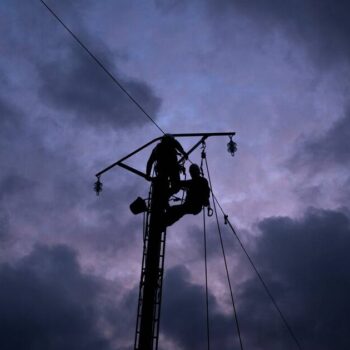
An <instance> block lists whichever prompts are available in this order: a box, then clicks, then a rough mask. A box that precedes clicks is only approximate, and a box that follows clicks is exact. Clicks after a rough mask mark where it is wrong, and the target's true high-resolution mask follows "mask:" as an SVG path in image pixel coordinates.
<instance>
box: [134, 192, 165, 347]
mask: <svg viewBox="0 0 350 350" xmlns="http://www.w3.org/2000/svg"><path fill="white" fill-rule="evenodd" d="M151 196H152V186H151V189H150V194H149V198H151ZM150 206H151V201H150V200H149V201H148V208H147V211H146V213H145V214H144V232H143V254H142V267H141V278H140V286H139V297H138V304H137V319H136V332H135V343H134V349H135V350H157V349H158V338H159V324H160V311H161V300H162V285H163V272H164V257H165V241H166V229H164V230H163V231H161V232H160V237H156V240H157V241H158V239H159V242H157V243H158V245H157V253H158V254H157V255H158V257H159V259H157V260H158V261H157V271H156V285H155V291H154V295H153V303H152V304H153V305H152V309H153V310H152V324H151V332H152V340H151V343H152V344H150V345H149V346H147V348H142V345H141V342H142V339H141V338H140V335H141V320H142V318H143V314H144V312H145V303H144V301H145V300H144V292H145V284H146V279H147V277H148V275H149V274H150V271H149V267H147V262H148V257H149V256H148V255H149V254H150V253H152V252H150V248H149V241H150V233H151V230H150V217H151V208H150ZM152 251H153V249H152ZM153 253H154V251H153Z"/></svg>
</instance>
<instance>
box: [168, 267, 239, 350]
mask: <svg viewBox="0 0 350 350" xmlns="http://www.w3.org/2000/svg"><path fill="white" fill-rule="evenodd" d="M209 304H210V308H211V311H212V313H211V315H210V322H211V327H212V328H211V329H212V343H211V345H212V346H213V349H223V350H224V349H232V344H233V343H234V342H235V341H234V339H233V337H234V335H232V334H234V332H235V330H234V321H233V319H232V318H231V317H229V316H226V315H224V314H222V313H220V312H219V311H218V309H217V302H216V300H215V298H214V297H213V295H211V294H209ZM161 320H162V321H161V322H162V323H161V331H162V332H164V334H165V335H166V336H167V337H168V338H170V339H172V340H173V341H174V342H175V344H178V345H179V346H180V347H181V349H205V348H206V341H207V338H206V306H205V289H204V288H203V286H199V285H195V284H192V283H191V282H190V276H189V271H188V270H187V269H186V268H185V267H183V266H176V267H174V268H172V269H170V270H169V271H168V272H167V274H166V276H165V279H164V292H163V305H162V318H161Z"/></svg>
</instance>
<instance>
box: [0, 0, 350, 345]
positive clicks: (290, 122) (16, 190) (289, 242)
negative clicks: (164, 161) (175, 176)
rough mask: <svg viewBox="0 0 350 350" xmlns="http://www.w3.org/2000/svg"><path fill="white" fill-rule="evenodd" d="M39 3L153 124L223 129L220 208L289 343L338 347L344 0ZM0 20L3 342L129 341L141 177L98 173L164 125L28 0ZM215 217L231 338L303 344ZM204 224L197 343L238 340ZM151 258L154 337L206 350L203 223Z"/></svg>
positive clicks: (348, 284)
mask: <svg viewBox="0 0 350 350" xmlns="http://www.w3.org/2000/svg"><path fill="white" fill-rule="evenodd" d="M46 2H47V4H48V5H49V6H50V7H51V8H52V9H53V10H54V11H55V12H56V14H57V15H58V16H59V17H60V18H61V19H62V20H63V22H64V23H65V24H66V25H67V26H68V27H69V28H71V30H72V31H73V32H74V33H75V34H76V35H77V37H79V39H80V40H82V42H84V43H85V45H86V46H87V47H88V48H89V49H90V50H91V51H92V52H93V53H94V54H95V55H96V56H97V57H99V59H100V60H101V61H102V62H103V64H104V65H105V66H106V67H107V68H108V69H109V70H110V71H111V72H112V73H113V74H114V75H115V76H116V77H117V78H118V79H119V81H120V82H121V83H122V84H123V86H124V87H125V88H126V89H127V90H128V91H129V92H130V94H131V95H132V96H133V97H134V98H135V99H136V100H137V101H138V102H139V103H140V105H142V107H143V108H144V109H145V110H146V111H147V113H149V115H151V116H152V117H153V118H154V120H155V121H156V123H157V124H158V125H159V126H160V127H161V128H162V129H163V130H165V131H166V132H168V133H192V132H223V131H234V132H236V135H235V137H234V140H235V141H236V142H237V145H238V151H237V153H236V155H235V156H234V157H231V155H230V154H229V153H228V152H227V150H226V144H227V142H228V141H229V139H228V138H227V137H221V138H220V137H218V138H211V139H208V141H207V156H208V162H209V166H210V170H211V178H212V182H213V190H214V192H215V194H216V196H217V198H218V200H219V202H220V204H221V205H222V207H223V209H224V210H225V212H226V213H227V214H228V215H229V218H230V220H231V222H232V224H233V226H234V227H235V229H236V230H237V233H238V235H239V237H240V239H241V240H242V242H243V244H244V245H245V247H246V249H247V251H248V252H249V254H250V255H251V257H252V259H253V260H254V262H255V263H256V266H257V268H258V270H259V271H260V272H261V275H262V276H263V278H264V280H265V282H266V283H267V285H268V286H269V288H270V291H271V293H272V294H273V296H274V297H275V300H276V302H277V304H278V305H279V307H280V308H281V310H282V311H283V314H284V316H285V317H286V319H287V320H288V323H289V325H290V327H291V328H292V330H293V332H294V334H295V336H296V337H297V339H298V340H299V342H300V344H301V347H302V349H308V350H348V349H350V337H349V329H350V302H349V295H350V254H349V247H350V211H349V208H350V173H349V166H350V152H349V151H350V106H349V92H350V20H349V13H350V4H349V2H348V1H344V0H338V1H331V0H285V1H276V0H266V1H259V0H187V1H186V0H153V1H151V0H148V1H146V0H138V1H135V0H104V1H93V0H75V1H69V0H46ZM0 30H1V36H0V81H1V85H0V89H1V94H0V135H1V136H0V145H1V147H0V157H1V173H0V349H1V350H22V349H23V350H27V349H30V350H61V349H68V350H70V349H72V350H96V349H99V350H126V349H133V344H134V332H135V324H136V309H137V297H138V288H139V278H140V269H141V259H142V245H143V241H142V215H138V216H134V215H132V213H131V212H130V210H129V204H130V203H131V202H132V201H133V200H134V199H135V198H136V197H137V196H141V197H146V196H147V193H148V190H149V183H148V182H147V181H145V180H144V179H142V178H141V177H138V176H136V175H134V174H131V173H128V172H127V171H126V170H124V169H122V168H118V167H116V168H114V169H112V170H111V171H109V172H108V173H106V174H105V175H104V176H103V177H102V182H103V184H104V187H103V192H102V193H101V194H100V196H98V197H97V196H96V194H95V193H94V191H93V183H94V182H95V176H94V175H95V174H96V173H97V172H98V171H99V170H101V169H103V168H104V167H106V166H108V165H109V164H111V163H113V162H115V161H116V160H118V159H120V158H122V157H123V156H125V155H126V154H128V153H130V152H131V151H133V150H134V149H136V148H138V147H139V146H141V145H143V144H144V143H146V142H148V141H149V140H151V139H153V138H156V137H159V136H161V135H162V134H161V132H160V131H159V130H158V129H157V128H156V127H155V125H154V124H152V123H151V121H150V120H149V119H148V118H147V117H146V116H145V115H144V114H143V113H142V112H141V111H140V110H139V109H138V108H137V107H136V106H135V104H133V103H132V102H131V101H130V100H129V99H128V97H127V96H126V95H125V94H124V93H123V92H122V91H121V90H120V89H119V88H118V87H117V86H116V85H115V84H114V83H113V82H112V80H111V79H110V78H109V77H108V76H107V75H106V73H105V72H104V71H103V70H102V69H101V68H100V67H99V66H98V65H97V64H96V62H94V61H93V60H92V59H91V57H90V56H89V55H88V54H87V53H86V52H85V51H84V50H83V49H82V48H81V47H80V46H79V45H78V44H77V42H76V41H75V40H74V39H73V38H72V36H71V35H69V33H68V32H67V31H66V30H65V29H64V28H63V27H62V25H61V24H60V23H59V22H58V21H57V20H56V19H55V18H54V17H53V16H52V15H51V14H50V12H49V11H48V10H47V9H46V8H45V7H44V6H43V4H42V3H41V2H40V1H39V0H1V1H0ZM180 141H182V140H180ZM195 141H197V140H192V141H188V140H186V142H183V146H184V148H185V149H188V148H189V146H191V144H192V143H194V142H195ZM151 150H152V148H148V149H146V150H145V151H144V152H142V153H141V154H140V156H139V157H136V158H135V159H134V160H133V162H132V164H133V165H134V166H135V167H137V168H138V169H140V170H141V171H145V167H146V162H147V159H148V156H149V154H150V152H151ZM191 160H192V161H193V162H199V161H200V151H199V150H197V151H196V152H194V153H193V155H191ZM188 165H189V164H187V166H188ZM219 219H220V220H221V221H220V222H221V224H222V230H223V231H222V234H223V239H224V243H225V248H226V253H227V259H228V265H229V272H230V278H231V281H232V284H233V295H234V297H235V302H236V307H237V315H238V319H239V321H240V327H241V335H242V341H243V346H244V348H245V349H250V350H267V349H268V350H293V349H298V348H297V346H296V344H295V342H294V341H293V339H292V338H291V336H290V334H289V333H288V331H287V330H286V328H285V326H284V324H283V323H282V322H281V319H280V318H279V315H278V313H277V312H276V310H275V309H274V307H273V305H272V304H271V301H270V300H269V298H268V296H267V295H266V293H265V291H264V289H263V288H262V286H261V284H260V283H259V280H258V279H257V276H256V275H255V273H254V271H253V270H252V268H251V266H250V264H249V261H248V260H247V258H246V256H245V255H244V253H243V252H242V250H241V248H240V246H239V244H238V242H237V240H236V239H235V237H234V236H233V234H232V232H231V231H230V230H229V229H228V227H227V226H224V225H223V224H224V220H223V218H222V216H221V215H220V216H219ZM207 225H208V227H207V229H208V232H207V234H208V241H209V242H208V244H209V251H208V268H209V272H208V273H209V275H208V279H209V306H210V332H211V333H210V338H211V348H212V349H215V350H229V349H234V350H238V349H239V342H238V337H237V331H236V328H235V323H234V316H233V310H232V305H231V301H230V293H229V289H228V285H227V280H226V275H225V269H224V263H223V258H222V253H221V250H220V245H219V239H218V232H217V229H216V222H215V217H214V216H213V217H211V218H208V220H207ZM165 266H166V272H165V275H164V284H163V286H164V290H163V306H162V316H161V325H160V341H159V349H160V350H190V349H206V339H207V338H206V324H205V285H204V278H205V277H204V253H203V226H202V216H201V215H198V216H193V215H188V216H185V217H184V218H183V219H182V220H181V221H180V222H178V223H176V224H174V225H173V226H172V227H170V228H169V229H168V231H167V248H166V258H165Z"/></svg>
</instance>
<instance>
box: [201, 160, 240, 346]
mask: <svg viewBox="0 0 350 350" xmlns="http://www.w3.org/2000/svg"><path fill="white" fill-rule="evenodd" d="M204 155H205V154H204ZM203 158H204V161H205V165H206V169H207V174H208V180H209V185H210V191H211V193H212V195H213V206H214V212H215V217H216V223H217V226H218V233H219V237H220V244H221V250H222V255H223V258H224V263H225V270H226V276H227V281H228V285H229V288H230V294H231V302H232V307H233V311H234V316H235V321H236V327H237V333H238V338H239V344H240V348H241V350H243V343H242V337H241V331H240V328H239V322H238V315H237V310H236V305H235V302H234V298H233V292H232V286H231V280H230V275H229V272H228V267H227V261H226V255H225V248H224V243H223V240H222V235H221V229H220V224H219V218H218V213H217V210H216V203H215V200H214V193H213V188H212V184H211V179H210V173H209V167H208V161H207V158H206V157H205V156H204V157H203Z"/></svg>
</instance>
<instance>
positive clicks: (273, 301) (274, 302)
mask: <svg viewBox="0 0 350 350" xmlns="http://www.w3.org/2000/svg"><path fill="white" fill-rule="evenodd" d="M212 195H213V199H214V203H215V202H216V203H217V205H218V206H219V208H220V210H221V212H222V214H223V216H224V218H225V223H227V224H228V225H229V227H230V228H231V230H232V233H233V234H234V236H235V237H236V239H237V241H238V243H239V244H240V246H241V248H242V250H243V252H244V253H245V255H246V256H247V258H248V260H249V262H250V264H251V265H252V267H253V269H254V271H255V273H256V274H257V276H258V278H259V280H260V282H261V284H262V286H263V287H264V289H265V291H266V293H267V295H268V296H269V298H270V299H271V302H272V304H273V306H274V307H275V309H276V310H277V312H278V314H279V316H280V318H281V320H282V322H283V323H284V325H285V327H286V328H287V330H288V332H289V334H290V336H291V337H292V339H293V340H294V342H295V344H296V346H297V347H298V348H299V350H302V348H301V345H300V342H299V341H298V338H297V337H296V336H295V334H294V332H293V330H292V328H291V326H290V325H289V323H288V321H287V319H286V318H285V316H284V315H283V313H282V310H281V309H280V307H279V306H278V304H277V302H276V300H275V298H274V297H273V295H272V293H271V292H270V290H269V288H268V287H267V284H266V283H265V281H264V279H263V278H262V276H261V274H260V272H259V271H258V269H257V268H256V266H255V264H254V262H253V260H252V258H251V257H250V255H249V254H248V252H247V250H246V249H245V247H244V245H243V243H242V241H241V240H240V238H239V237H238V234H237V232H236V230H235V229H234V228H233V226H232V224H231V222H230V220H229V219H228V215H226V214H225V212H224V210H223V209H222V207H221V205H220V203H219V201H218V200H217V198H216V197H215V195H214V193H213V191H212Z"/></svg>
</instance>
